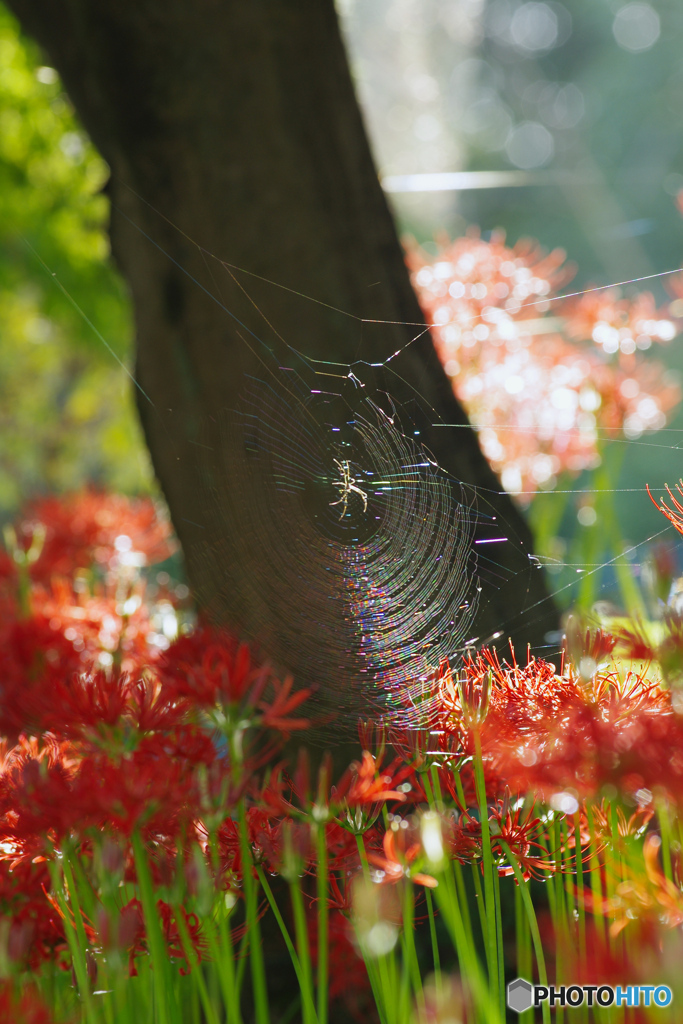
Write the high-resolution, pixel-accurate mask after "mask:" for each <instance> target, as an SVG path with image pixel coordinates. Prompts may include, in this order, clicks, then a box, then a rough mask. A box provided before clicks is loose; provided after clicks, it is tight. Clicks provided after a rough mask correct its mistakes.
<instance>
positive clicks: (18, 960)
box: [0, 841, 66, 971]
mask: <svg viewBox="0 0 683 1024" xmlns="http://www.w3.org/2000/svg"><path fill="white" fill-rule="evenodd" d="M2 845H3V847H4V848H5V850H6V852H5V853H4V854H3V855H2V856H1V857H0V914H1V915H2V918H3V921H5V922H6V927H7V939H6V941H7V947H6V948H7V956H8V957H9V959H10V961H11V962H12V963H13V964H15V965H16V966H17V967H18V968H19V969H29V970H32V971H37V970H38V969H39V967H40V965H41V964H42V963H43V962H44V961H47V960H55V959H56V958H57V956H59V955H60V954H61V953H62V952H63V951H64V950H65V949H66V937H65V935H64V929H63V926H62V922H61V918H60V916H59V914H58V913H57V912H56V911H55V910H54V908H53V907H52V905H51V904H50V902H49V901H48V900H47V899H46V897H45V893H46V891H47V890H48V888H49V886H50V872H49V870H48V865H47V862H46V861H45V858H43V857H40V856H37V855H35V854H37V848H38V845H39V844H32V846H33V848H32V849H31V848H27V847H25V846H24V845H23V844H21V843H10V842H7V841H3V844H2ZM34 855H35V856H34Z"/></svg>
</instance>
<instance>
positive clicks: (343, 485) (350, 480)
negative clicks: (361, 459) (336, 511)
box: [330, 459, 368, 519]
mask: <svg viewBox="0 0 683 1024" xmlns="http://www.w3.org/2000/svg"><path fill="white" fill-rule="evenodd" d="M333 461H334V464H335V466H336V467H337V469H338V470H339V472H340V474H341V480H333V481H332V486H333V487H338V488H339V500H338V501H331V502H330V505H331V506H332V505H341V507H342V513H341V515H340V516H339V518H340V519H343V518H344V516H345V515H346V509H347V506H348V504H349V495H350V494H351V492H353V493H355V494H358V495H359V496H360V497H361V498H362V499H363V511H364V512H367V510H368V496H367V494H366V493H365V491H362V490H361V489H360V487H359V486H358V484H357V483H356V480H355V477H352V476H351V467H350V466H349V460H348V459H344V461H343V462H340V461H339V459H334V460H333Z"/></svg>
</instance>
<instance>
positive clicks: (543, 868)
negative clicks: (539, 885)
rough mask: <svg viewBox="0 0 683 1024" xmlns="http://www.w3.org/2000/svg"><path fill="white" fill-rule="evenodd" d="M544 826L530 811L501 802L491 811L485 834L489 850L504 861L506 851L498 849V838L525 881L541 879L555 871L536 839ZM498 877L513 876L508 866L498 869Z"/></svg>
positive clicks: (543, 829)
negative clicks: (519, 869)
mask: <svg viewBox="0 0 683 1024" xmlns="http://www.w3.org/2000/svg"><path fill="white" fill-rule="evenodd" d="M544 831H545V826H544V824H543V822H542V821H541V819H540V818H538V817H532V812H531V809H529V808H526V809H525V808H523V807H518V808H516V809H515V810H512V809H511V808H510V805H509V802H508V801H507V800H502V801H501V802H500V804H499V805H498V806H497V807H494V808H493V809H492V811H491V815H490V818H489V832H490V835H491V850H492V852H493V853H494V855H495V854H496V853H498V854H500V855H502V856H503V857H504V858H506V859H507V851H506V850H505V849H504V848H503V847H502V846H501V843H500V840H501V839H502V840H503V841H504V842H505V843H506V845H507V846H508V847H509V849H510V852H511V853H512V854H513V856H514V857H515V859H516V861H517V863H518V864H519V866H520V868H521V870H522V874H523V875H524V877H525V879H526V880H527V881H528V880H529V879H530V878H536V879H544V878H545V877H546V876H547V873H548V872H553V871H555V862H554V861H553V860H552V859H551V857H550V856H549V852H548V849H547V847H546V845H545V844H544V843H542V842H539V841H538V840H539V839H541V838H543V837H544ZM498 871H499V873H500V874H501V875H511V874H513V868H512V867H511V866H503V867H499V868H498Z"/></svg>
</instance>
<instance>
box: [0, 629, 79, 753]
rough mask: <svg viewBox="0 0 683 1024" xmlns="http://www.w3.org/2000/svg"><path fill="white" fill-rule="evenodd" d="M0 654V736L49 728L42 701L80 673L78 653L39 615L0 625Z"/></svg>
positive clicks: (69, 642) (13, 735) (15, 735)
mask: <svg viewBox="0 0 683 1024" xmlns="http://www.w3.org/2000/svg"><path fill="white" fill-rule="evenodd" d="M0 654H1V655H2V693H1V694H0V734H1V735H3V736H7V737H11V738H16V737H17V736H18V735H19V733H22V732H27V733H28V732H33V731H37V732H42V731H43V730H44V729H46V728H48V727H49V725H50V722H49V715H46V710H47V709H46V707H45V704H46V698H49V695H50V694H51V692H52V690H53V688H54V686H55V685H56V684H57V682H58V681H60V680H63V679H68V678H69V677H70V676H71V675H72V674H73V673H74V672H77V671H78V670H79V669H80V667H81V662H80V657H79V654H78V652H77V651H76V650H75V649H74V645H73V643H72V642H71V641H70V640H68V639H67V638H66V637H65V636H64V635H63V634H62V633H61V632H60V631H58V630H54V629H53V628H52V626H51V624H50V622H49V621H48V620H47V619H46V618H45V617H44V616H42V615H41V616H33V617H31V618H29V619H20V620H19V621H15V622H10V623H8V624H5V625H4V628H3V626H2V625H0Z"/></svg>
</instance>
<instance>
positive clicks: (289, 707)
mask: <svg viewBox="0 0 683 1024" xmlns="http://www.w3.org/2000/svg"><path fill="white" fill-rule="evenodd" d="M270 682H271V687H272V689H273V691H274V694H275V696H274V697H273V698H272V699H271V702H270V703H268V702H267V701H266V700H265V699H263V698H262V699H261V700H260V701H259V702H258V708H259V711H261V722H260V724H261V725H264V726H266V728H268V729H276V730H277V731H278V732H280V733H282V735H283V736H284V737H287V736H289V734H290V733H291V732H294V731H295V730H300V729H308V728H309V726H310V724H311V721H310V719H309V718H289V717H288V715H290V714H291V713H292V711H294V710H295V709H296V708H298V707H299V705H300V704H303V702H304V701H305V700H308V698H309V697H310V695H311V692H312V691H311V690H299V691H298V692H297V693H292V686H293V685H294V680H293V679H292V677H291V676H287V678H286V679H285V680H284V682H279V681H278V680H277V679H275V678H272V679H271V681H270Z"/></svg>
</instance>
